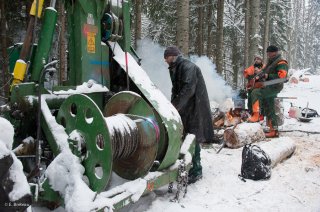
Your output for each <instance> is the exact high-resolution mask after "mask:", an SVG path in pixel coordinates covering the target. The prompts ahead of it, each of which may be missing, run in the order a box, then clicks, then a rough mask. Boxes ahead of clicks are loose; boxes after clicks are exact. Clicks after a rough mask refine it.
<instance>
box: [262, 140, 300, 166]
mask: <svg viewBox="0 0 320 212" xmlns="http://www.w3.org/2000/svg"><path fill="white" fill-rule="evenodd" d="M259 146H260V148H261V149H262V150H263V151H264V152H265V153H266V154H267V155H269V157H270V159H271V166H272V167H274V166H275V165H276V164H278V163H280V162H281V161H283V160H284V159H286V158H288V157H290V156H291V155H292V154H293V153H294V151H295V149H296V145H295V142H294V141H293V140H292V139H291V138H288V137H281V138H274V139H272V140H271V141H268V142H265V143H261V144H259Z"/></svg>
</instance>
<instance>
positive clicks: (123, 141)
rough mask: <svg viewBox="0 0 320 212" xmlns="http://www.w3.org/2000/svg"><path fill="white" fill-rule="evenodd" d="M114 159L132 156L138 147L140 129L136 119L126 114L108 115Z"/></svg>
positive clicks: (106, 119) (107, 121) (107, 120)
mask: <svg viewBox="0 0 320 212" xmlns="http://www.w3.org/2000/svg"><path fill="white" fill-rule="evenodd" d="M105 121H106V123H107V126H108V129H109V133H110V137H111V144H112V152H113V159H114V160H115V159H124V158H128V157H130V156H131V155H132V154H133V153H134V152H135V151H136V149H137V147H138V142H139V131H138V127H137V125H136V123H135V122H134V120H131V119H130V118H129V117H127V116H125V115H124V114H117V115H114V116H110V117H106V118H105Z"/></svg>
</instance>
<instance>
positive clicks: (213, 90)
mask: <svg viewBox="0 0 320 212" xmlns="http://www.w3.org/2000/svg"><path fill="white" fill-rule="evenodd" d="M164 49H165V48H164V47H162V46H160V45H159V44H156V43H154V42H152V41H151V40H149V39H143V40H141V41H140V42H138V49H137V53H138V55H139V57H140V58H141V59H142V61H141V66H142V68H143V69H144V70H145V71H146V72H147V74H148V75H149V77H150V79H151V80H152V81H153V83H154V84H155V85H156V86H157V87H158V88H159V89H160V90H161V91H162V93H163V94H164V95H165V96H166V97H167V98H168V99H169V100H170V97H171V88H172V83H171V79H170V75H169V70H168V65H167V64H166V63H165V61H164V58H163V52H164ZM190 59H191V61H192V62H194V63H195V64H196V65H197V66H198V67H199V68H200V69H201V72H202V75H203V77H204V79H205V83H206V86H207V91H208V95H209V99H210V101H215V102H216V103H218V104H222V103H223V102H224V101H225V100H226V99H227V98H231V97H232V95H233V94H232V88H231V87H230V86H228V85H226V83H225V81H224V80H223V79H222V78H221V77H220V76H219V75H218V74H217V72H216V67H215V65H214V64H213V63H212V62H211V61H210V60H209V58H208V57H206V56H202V57H198V56H191V57H190Z"/></svg>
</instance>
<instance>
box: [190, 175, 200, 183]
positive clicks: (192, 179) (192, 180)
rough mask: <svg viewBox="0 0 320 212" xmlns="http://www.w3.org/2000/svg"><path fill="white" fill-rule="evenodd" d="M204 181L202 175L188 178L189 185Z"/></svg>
mask: <svg viewBox="0 0 320 212" xmlns="http://www.w3.org/2000/svg"><path fill="white" fill-rule="evenodd" d="M200 179H202V174H200V175H193V174H191V175H189V176H188V185H190V184H192V183H195V182H197V181H198V180H200Z"/></svg>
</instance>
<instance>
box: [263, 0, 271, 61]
mask: <svg viewBox="0 0 320 212" xmlns="http://www.w3.org/2000/svg"><path fill="white" fill-rule="evenodd" d="M269 24H270V0H266V17H265V18H264V35H263V61H265V62H266V61H267V52H266V51H267V48H268V44H269Z"/></svg>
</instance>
